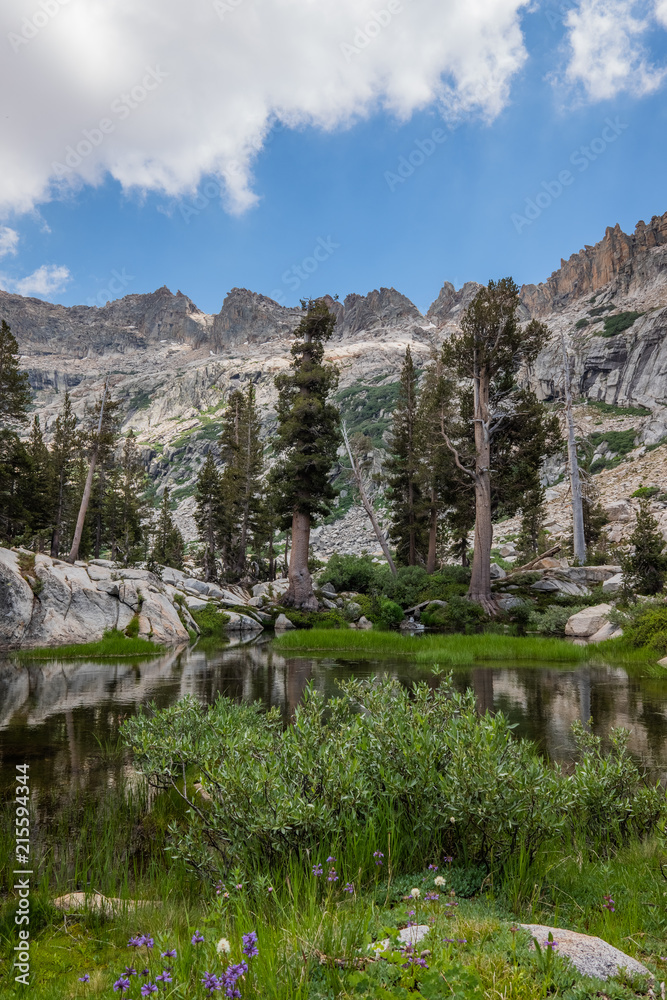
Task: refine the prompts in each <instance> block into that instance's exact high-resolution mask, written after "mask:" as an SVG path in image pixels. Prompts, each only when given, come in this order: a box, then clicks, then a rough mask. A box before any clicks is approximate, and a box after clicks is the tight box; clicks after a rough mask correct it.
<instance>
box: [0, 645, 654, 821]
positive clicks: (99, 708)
mask: <svg viewBox="0 0 667 1000" xmlns="http://www.w3.org/2000/svg"><path fill="white" fill-rule="evenodd" d="M666 673H667V672H666ZM383 675H384V676H391V677H395V678H397V679H398V680H399V681H400V682H401V683H405V684H408V683H410V682H411V681H414V680H417V679H425V680H427V681H428V680H430V682H431V683H437V681H436V680H435V679H433V678H432V675H431V674H430V672H429V671H428V670H427V669H424V668H423V667H421V666H420V667H417V666H415V665H414V664H411V663H410V662H408V661H406V660H405V659H400V658H393V659H392V658H383V659H377V660H367V659H364V660H354V659H349V658H340V659H334V658H330V657H329V658H322V657H319V658H316V657H312V656H299V657H297V656H292V655H290V656H285V655H282V654H280V653H278V652H276V651H274V650H273V649H272V647H271V643H270V641H260V642H256V643H253V644H250V645H241V644H240V645H235V646H224V647H220V648H216V649H213V650H211V649H207V650H205V651H204V650H201V649H198V648H197V647H188V648H186V649H182V650H180V651H174V652H171V653H169V654H167V655H165V656H162V657H159V658H151V659H149V660H144V661H137V660H116V661H106V662H97V663H95V662H90V661H86V660H80V659H79V660H65V659H63V660H51V661H47V662H45V661H24V662H23V663H21V664H16V663H13V662H11V661H9V660H0V786H2V787H3V788H5V787H8V786H9V784H10V782H12V781H13V776H14V774H15V766H16V764H21V763H24V762H25V763H29V764H30V775H31V785H32V790H33V802H34V804H35V805H38V803H39V799H40V798H41V797H42V796H44V797H45V799H46V800H49V799H50V798H51V796H52V795H53V794H54V793H55V794H56V795H58V794H60V795H63V796H65V797H66V796H67V794H68V793H75V792H78V793H84V794H86V793H88V794H91V795H100V794H103V793H104V789H105V788H108V787H109V786H110V785H112V784H114V783H115V781H116V780H117V778H118V777H119V772H120V771H122V772H123V774H124V776H125V777H128V776H130V775H131V773H132V769H131V765H130V762H129V760H128V759H127V758H126V757H123V755H122V754H121V755H120V756H119V755H113V754H111V755H110V754H109V753H108V752H105V748H108V747H109V746H112V745H114V744H115V742H116V738H117V733H118V726H119V724H120V722H121V721H122V720H123V719H125V718H127V717H128V716H129V715H131V714H133V713H135V712H136V711H137V710H138V709H139V708H140V706H142V705H146V704H147V703H148V702H151V701H155V702H156V704H157V705H158V706H159V707H165V706H167V705H171V704H173V703H174V702H175V701H177V700H178V699H179V698H182V697H183V696H184V695H186V694H190V695H193V696H194V697H195V698H197V699H199V700H200V701H201V702H203V703H210V702H211V701H213V700H214V699H215V698H216V696H217V695H218V693H222V694H225V695H228V696H229V697H231V698H234V699H236V700H238V701H241V700H245V701H255V700H259V701H261V702H262V703H263V704H264V705H266V706H269V705H275V706H277V707H278V708H279V709H280V710H281V712H282V713H283V715H284V717H285V718H286V719H289V717H290V716H291V714H292V713H293V711H294V709H295V707H296V705H297V704H298V703H299V700H300V698H301V697H302V695H303V692H304V689H305V687H306V685H307V684H308V683H309V682H310V683H312V684H313V685H314V686H315V688H316V689H317V690H318V691H320V692H321V693H322V694H323V695H324V696H325V697H330V696H331V695H333V694H335V693H336V691H337V681H339V680H342V679H345V678H349V677H352V676H357V677H359V676H362V677H371V676H383ZM453 676H454V684H455V686H456V687H457V688H458V689H460V690H464V689H465V688H467V687H470V688H472V689H473V691H474V692H475V696H476V700H477V705H478V708H479V710H480V711H482V712H484V711H487V710H488V711H491V712H497V711H502V712H504V713H505V715H507V716H508V717H509V718H510V720H511V721H512V722H513V723H515V724H516V729H515V733H516V734H517V735H520V736H526V737H528V738H530V739H532V740H533V741H534V742H535V743H536V744H537V745H538V747H539V748H540V750H541V751H542V752H543V753H544V754H546V755H547V756H549V757H550V758H551V759H553V760H556V761H562V762H568V761H570V760H571V759H572V756H573V751H574V743H573V740H572V735H571V732H570V727H571V725H572V723H573V722H574V720H575V719H580V720H581V721H582V722H584V723H585V722H586V721H587V720H588V719H589V718H591V717H592V718H593V727H592V728H593V731H594V732H596V733H598V734H599V735H601V736H602V737H603V738H606V737H607V736H608V734H609V731H610V729H611V727H613V726H624V727H625V728H627V729H629V730H630V733H631V737H630V749H631V750H632V752H633V753H634V754H635V755H636V756H637V758H639V759H640V760H641V761H642V762H643V763H644V764H645V765H646V767H647V768H648V770H649V772H650V773H651V775H652V776H653V777H655V778H662V779H663V780H664V779H665V778H667V677H666V678H665V679H664V680H663V679H662V678H660V679H657V680H656V679H639V678H634V677H631V676H628V674H627V673H626V671H625V670H623V669H622V668H620V667H616V666H611V665H610V666H602V665H595V666H589V665H585V666H581V667H578V668H577V669H574V670H570V669H562V668H558V667H555V666H552V665H549V664H530V665H525V664H522V665H521V666H513V665H508V664H506V663H504V664H502V665H493V664H489V665H485V666H478V665H474V666H472V665H471V667H470V668H467V669H457V670H456V671H455V673H454V675H453Z"/></svg>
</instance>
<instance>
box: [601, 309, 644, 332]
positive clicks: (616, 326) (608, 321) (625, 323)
mask: <svg viewBox="0 0 667 1000" xmlns="http://www.w3.org/2000/svg"><path fill="white" fill-rule="evenodd" d="M643 315H644V314H643V313H641V312H620V313H614V315H613V316H605V321H604V329H603V330H602V336H603V337H616V336H617V334H619V333H623V331H624V330H629V328H630V327H631V326H632V324H633V323H634V322H635V320H637V319H639V317H640V316H643Z"/></svg>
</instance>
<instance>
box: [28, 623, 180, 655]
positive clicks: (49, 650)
mask: <svg viewBox="0 0 667 1000" xmlns="http://www.w3.org/2000/svg"><path fill="white" fill-rule="evenodd" d="M164 652H165V647H164V646H159V645H158V644H157V643H155V642H150V641H149V640H148V639H138V638H134V639H130V638H128V637H127V636H126V635H124V634H123V632H119V631H117V630H116V629H110V630H109V631H108V632H105V633H104V638H103V639H100V640H98V642H83V643H79V644H78V645H76V644H75V645H70V646H55V647H41V648H39V649H19V650H17V651H16V652H15V653H13V654H12V655H13V656H17V657H18V658H19V659H22V660H54V659H57V660H62V659H68V660H70V659H77V658H81V657H93V658H102V657H104V658H106V657H117V656H161V655H162V653H164Z"/></svg>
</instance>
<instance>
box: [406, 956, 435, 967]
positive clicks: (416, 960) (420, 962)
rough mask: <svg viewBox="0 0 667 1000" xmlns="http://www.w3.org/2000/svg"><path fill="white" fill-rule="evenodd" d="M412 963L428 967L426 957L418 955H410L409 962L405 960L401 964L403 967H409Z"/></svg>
mask: <svg viewBox="0 0 667 1000" xmlns="http://www.w3.org/2000/svg"><path fill="white" fill-rule="evenodd" d="M411 965H419V966H421V968H422V969H428V965H427V964H426V959H425V958H417V956H416V955H410V957H409V958H408V960H407V962H404V963H403V965H402V966H401V968H402V969H409V968H410V966H411Z"/></svg>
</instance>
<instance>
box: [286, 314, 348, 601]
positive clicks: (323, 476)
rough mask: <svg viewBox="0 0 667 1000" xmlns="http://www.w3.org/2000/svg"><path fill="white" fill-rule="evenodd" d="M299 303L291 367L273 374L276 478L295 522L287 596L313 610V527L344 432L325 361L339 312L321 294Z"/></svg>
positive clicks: (333, 376)
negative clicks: (310, 567) (310, 563)
mask: <svg viewBox="0 0 667 1000" xmlns="http://www.w3.org/2000/svg"><path fill="white" fill-rule="evenodd" d="M301 305H302V308H303V310H304V311H305V316H304V317H303V318H302V320H301V322H300V323H299V325H298V326H297V328H296V330H295V336H296V337H297V341H296V343H295V344H294V345H293V346H292V359H293V360H292V363H291V366H290V371H289V372H284V373H281V374H280V375H277V376H276V379H275V384H276V388H277V389H278V406H277V414H278V427H277V433H276V438H275V447H276V451H277V452H278V454H279V455H280V456H281V458H280V460H279V462H278V463H277V465H276V466H275V468H274V470H273V474H272V481H273V483H274V484H275V489H276V495H277V500H278V509H279V512H280V513H281V515H282V517H283V527H285V528H287V527H288V525H289V524H290V522H291V525H292V548H291V553H290V564H289V574H288V575H289V588H288V591H287V594H286V596H285V602H286V603H287V604H290V605H293V606H295V607H298V608H303V609H304V610H310V609H313V610H314V609H316V608H317V599H316V597H315V595H314V593H313V583H312V579H311V576H310V572H309V570H308V550H309V544H310V529H311V525H312V523H313V521H314V519H315V518H317V517H318V516H322V515H326V514H329V513H330V512H331V505H332V503H333V501H334V499H335V497H336V493H335V491H334V489H333V486H332V485H331V482H330V473H331V468H332V466H333V464H334V462H335V460H336V454H337V451H338V448H339V446H340V444H341V443H342V438H341V433H340V414H339V412H338V410H337V408H336V407H335V406H334V405H333V404H332V403H330V402H329V399H330V396H331V394H332V393H333V392H335V390H336V388H337V386H338V369H337V368H336V367H335V366H334V365H332V364H331V363H329V362H325V361H324V344H325V342H326V341H327V340H329V338H330V337H331V334H332V333H333V329H334V326H335V324H336V317H335V316H334V315H333V314H332V313H330V312H329V309H328V307H327V305H326V303H325V302H324V301H322V300H318V301H316V302H314V301H312V300H310V301H305V300H304V301H303V302H302V303H301Z"/></svg>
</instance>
